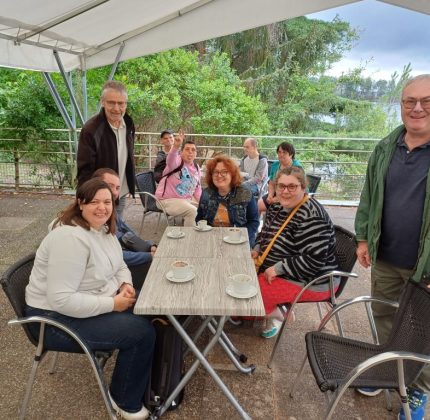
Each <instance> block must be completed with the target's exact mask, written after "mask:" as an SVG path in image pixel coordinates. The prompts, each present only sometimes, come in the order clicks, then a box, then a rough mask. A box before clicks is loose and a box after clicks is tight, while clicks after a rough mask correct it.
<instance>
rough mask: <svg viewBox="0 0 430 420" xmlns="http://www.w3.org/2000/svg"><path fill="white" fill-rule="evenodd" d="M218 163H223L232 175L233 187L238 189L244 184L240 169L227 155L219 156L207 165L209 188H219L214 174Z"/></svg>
mask: <svg viewBox="0 0 430 420" xmlns="http://www.w3.org/2000/svg"><path fill="white" fill-rule="evenodd" d="M218 163H223V164H224V166H225V168H226V169H227V171H228V172H229V173H230V175H231V183H230V185H231V186H232V187H238V186H239V185H240V184H241V183H242V177H241V176H240V171H239V167H238V166H237V165H236V163H235V162H234V160H232V159H230V158H229V157H228V156H227V155H217V156H215V157H214V158H212V159H211V160H210V161H209V162H208V163H207V164H206V184H207V186H208V187H209V188H212V189H214V190H217V187H216V186H215V184H214V181H213V178H212V174H213V172H214V170H215V166H217V164H218Z"/></svg>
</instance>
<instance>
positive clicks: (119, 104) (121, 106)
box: [105, 101, 127, 108]
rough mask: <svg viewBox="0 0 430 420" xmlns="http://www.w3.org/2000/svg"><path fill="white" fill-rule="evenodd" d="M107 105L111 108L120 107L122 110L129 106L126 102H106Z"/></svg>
mask: <svg viewBox="0 0 430 420" xmlns="http://www.w3.org/2000/svg"><path fill="white" fill-rule="evenodd" d="M105 104H106V105H107V106H108V107H109V108H113V107H114V106H115V105H118V107H120V108H124V107H126V106H127V102H125V101H105Z"/></svg>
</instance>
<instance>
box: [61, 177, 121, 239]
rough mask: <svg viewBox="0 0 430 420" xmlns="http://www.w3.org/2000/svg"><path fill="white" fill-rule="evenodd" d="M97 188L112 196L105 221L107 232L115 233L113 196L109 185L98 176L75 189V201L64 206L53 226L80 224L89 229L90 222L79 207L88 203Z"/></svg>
mask: <svg viewBox="0 0 430 420" xmlns="http://www.w3.org/2000/svg"><path fill="white" fill-rule="evenodd" d="M99 190H108V191H109V194H110V195H111V198H112V214H111V216H110V218H109V219H108V220H107V222H106V226H107V228H108V230H107V232H108V233H115V231H116V210H115V205H114V198H113V194H112V191H111V189H110V188H109V185H108V184H106V182H104V181H102V180H101V179H100V178H91V179H89V180H88V181H85V182H84V183H83V184H82V185H81V186H80V187H78V189H77V190H76V198H75V201H74V202H73V203H72V204H70V205H69V206H68V207H66V208H65V209H64V210H63V211H62V212H61V213H60V214H59V215H58V219H57V220H56V221H55V223H54V226H53V227H54V228H55V227H56V226H57V225H58V224H60V225H69V226H76V225H78V226H80V227H82V228H84V229H86V230H90V224H89V223H88V222H87V221H86V220H85V219H84V218H83V217H82V211H81V209H80V205H81V204H88V203H89V202H91V200H92V199H93V198H94V196H95V195H96V194H97V192H98V191H99Z"/></svg>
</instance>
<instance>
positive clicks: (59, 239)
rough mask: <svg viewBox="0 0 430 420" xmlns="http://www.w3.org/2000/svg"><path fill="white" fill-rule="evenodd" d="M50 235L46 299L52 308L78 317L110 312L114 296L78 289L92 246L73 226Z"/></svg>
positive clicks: (57, 230)
mask: <svg viewBox="0 0 430 420" xmlns="http://www.w3.org/2000/svg"><path fill="white" fill-rule="evenodd" d="M72 229H79V228H78V227H76V228H72ZM50 235H55V236H53V237H52V239H51V242H50V245H49V255H48V269H47V299H48V302H49V304H50V305H51V307H52V309H53V310H54V311H56V312H59V313H61V314H64V315H68V316H72V317H75V318H87V317H90V316H96V315H100V314H103V313H107V312H111V311H112V310H113V309H114V299H113V297H110V296H100V295H95V294H92V293H84V292H82V291H80V290H79V286H80V284H81V282H82V280H83V278H84V276H85V272H86V269H87V261H88V258H89V256H90V245H89V244H88V243H87V242H86V241H84V240H83V239H82V238H81V237H79V236H77V235H74V234H73V233H72V232H70V229H69V231H68V232H67V231H59V229H54V230H53V231H52V232H51V233H50ZM124 265H125V264H124ZM121 283H122V282H121ZM119 286H120V284H118V287H119Z"/></svg>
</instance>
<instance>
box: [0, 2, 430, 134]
mask: <svg viewBox="0 0 430 420" xmlns="http://www.w3.org/2000/svg"><path fill="white" fill-rule="evenodd" d="M358 1H362V0H0V14H1V16H0V66H3V67H14V68H21V69H30V70H37V71H42V72H44V75H45V79H46V81H47V83H48V86H49V87H50V89H51V93H52V95H53V96H54V99H55V100H56V102H57V105H58V106H59V107H60V111H61V112H62V114H63V117H64V119H65V120H66V123H68V125H69V127H71V125H70V124H69V123H70V119H69V122H68V121H67V116H66V115H65V112H66V111H65V108H64V106H62V104H61V99H60V98H59V96H58V94H57V93H56V89H55V86H54V84H53V82H52V79H51V78H50V76H49V73H50V72H58V71H60V72H61V74H62V75H63V77H64V80H65V83H66V85H68V87H69V93H70V95H71V98H72V102H73V105H74V108H75V110H76V112H77V114H78V116H79V118H80V119H81V121H83V119H84V118H83V116H82V114H81V113H80V110H79V109H78V107H77V105H76V102H75V101H74V99H73V92H72V90H71V87H70V85H69V81H68V78H67V76H66V73H67V72H70V71H71V70H74V69H81V70H82V71H84V72H85V71H86V70H87V69H91V68H95V67H99V66H103V65H109V64H114V68H113V71H112V75H113V72H114V69H115V67H116V64H117V63H118V62H119V61H124V60H127V59H130V58H135V57H140V56H143V55H148V54H153V53H156V52H159V51H163V50H168V49H171V48H175V47H180V46H184V45H189V44H192V43H195V42H198V41H202V40H206V39H211V38H215V37H219V36H223V35H228V34H231V33H235V32H240V31H244V30H246V29H251V28H254V27H257V26H262V25H267V24H270V23H273V22H277V21H282V20H285V19H289V18H292V17H296V16H302V15H306V14H310V13H314V12H318V11H321V10H325V9H329V8H333V7H338V6H342V5H344V4H348V3H355V2H358ZM380 1H384V2H385V3H390V4H393V5H397V6H401V7H405V8H409V9H412V10H415V11H419V12H422V13H427V14H430V1H429V0H380ZM381 23H382V24H383V22H381ZM61 106H62V107H63V110H61ZM72 125H73V126H74V124H72Z"/></svg>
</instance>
